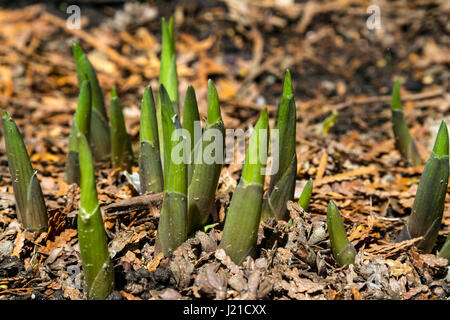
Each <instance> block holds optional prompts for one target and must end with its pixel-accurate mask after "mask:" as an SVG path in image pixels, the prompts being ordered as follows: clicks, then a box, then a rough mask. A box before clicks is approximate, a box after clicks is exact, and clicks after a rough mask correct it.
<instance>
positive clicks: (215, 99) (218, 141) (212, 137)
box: [183, 80, 225, 233]
mask: <svg viewBox="0 0 450 320" xmlns="http://www.w3.org/2000/svg"><path fill="white" fill-rule="evenodd" d="M186 111H187V110H186V109H185V110H184V112H185V114H184V115H183V124H184V122H185V121H186ZM195 117H196V115H195V116H194V117H191V118H190V119H194V118H195ZM188 119H189V118H188ZM197 124H199V122H197ZM188 131H189V130H188ZM191 138H192V136H191ZM224 143H225V127H224V125H223V121H222V117H221V115H220V105H219V96H218V95H217V91H216V88H215V87H214V84H213V83H212V81H211V80H209V81H208V118H207V119H206V128H205V132H204V133H203V136H202V140H201V141H200V145H197V149H196V150H198V152H196V153H197V154H194V157H195V161H194V164H193V166H192V167H193V170H192V177H190V180H189V186H188V226H189V233H193V232H195V231H196V230H198V229H200V228H201V227H202V226H204V225H205V224H206V222H207V221H208V218H209V213H210V210H211V206H212V204H213V202H214V199H215V196H216V189H217V183H218V181H219V177H220V171H221V170H222V165H223V162H224V158H223V156H224ZM193 153H194V151H193V150H191V155H192V154H193Z"/></svg>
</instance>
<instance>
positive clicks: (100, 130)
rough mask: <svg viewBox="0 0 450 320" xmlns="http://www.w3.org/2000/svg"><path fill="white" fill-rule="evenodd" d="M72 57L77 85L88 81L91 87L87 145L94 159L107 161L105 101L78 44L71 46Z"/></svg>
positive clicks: (108, 152)
mask: <svg viewBox="0 0 450 320" xmlns="http://www.w3.org/2000/svg"><path fill="white" fill-rule="evenodd" d="M72 51H73V56H74V58H75V64H76V69H77V76H78V84H79V86H80V88H81V85H82V83H83V81H84V80H89V84H90V87H91V103H92V111H91V126H90V130H89V137H88V140H89V143H90V146H91V150H92V152H93V155H94V158H95V159H96V160H97V161H107V160H108V159H109V157H110V153H111V142H110V136H109V134H110V133H109V125H108V117H107V115H106V109H105V101H104V98H103V93H102V90H101V88H100V84H99V82H98V79H97V75H96V74H95V70H94V68H93V67H92V65H91V63H90V62H89V60H88V58H87V56H86V54H85V53H84V52H83V49H81V47H80V46H79V45H78V43H76V42H73V44H72Z"/></svg>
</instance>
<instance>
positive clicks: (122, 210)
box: [102, 192, 163, 216]
mask: <svg viewBox="0 0 450 320" xmlns="http://www.w3.org/2000/svg"><path fill="white" fill-rule="evenodd" d="M162 198H163V193H162V192H160V193H155V194H144V195H142V196H137V197H133V198H130V199H125V200H122V201H119V202H115V203H111V204H109V205H107V206H105V207H103V208H102V209H103V212H104V213H105V215H106V216H113V215H125V214H128V213H131V212H133V211H137V210H150V206H152V205H153V206H157V207H159V206H160V205H161V202H162Z"/></svg>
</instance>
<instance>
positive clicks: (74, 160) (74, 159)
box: [64, 80, 91, 185]
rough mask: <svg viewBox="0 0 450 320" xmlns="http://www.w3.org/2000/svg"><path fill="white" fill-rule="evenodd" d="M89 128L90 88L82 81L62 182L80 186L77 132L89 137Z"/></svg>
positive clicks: (87, 82)
mask: <svg viewBox="0 0 450 320" xmlns="http://www.w3.org/2000/svg"><path fill="white" fill-rule="evenodd" d="M90 126H91V86H90V84H89V81H88V80H83V82H82V84H81V87H80V94H79V95H78V106H77V111H76V112H75V115H74V119H73V123H72V130H71V131H70V138H69V154H68V155H67V161H66V167H65V169H64V180H65V181H66V182H67V183H68V184H71V183H76V184H78V185H79V184H80V164H79V162H78V138H77V137H78V132H81V133H82V134H83V135H85V136H86V137H89V129H90Z"/></svg>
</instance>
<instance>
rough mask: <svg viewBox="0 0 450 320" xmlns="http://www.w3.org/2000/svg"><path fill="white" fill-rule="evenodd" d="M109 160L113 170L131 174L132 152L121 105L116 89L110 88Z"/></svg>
mask: <svg viewBox="0 0 450 320" xmlns="http://www.w3.org/2000/svg"><path fill="white" fill-rule="evenodd" d="M110 110H111V160H112V164H113V167H114V168H120V169H121V170H126V171H128V172H131V165H132V164H133V150H132V148H131V141H130V137H129V136H128V134H127V129H126V127H125V120H124V118H123V112H122V105H121V104H120V100H119V98H118V97H117V92H116V88H114V87H112V88H111V105H110Z"/></svg>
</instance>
